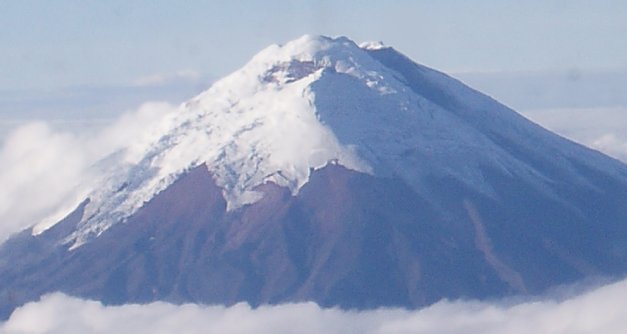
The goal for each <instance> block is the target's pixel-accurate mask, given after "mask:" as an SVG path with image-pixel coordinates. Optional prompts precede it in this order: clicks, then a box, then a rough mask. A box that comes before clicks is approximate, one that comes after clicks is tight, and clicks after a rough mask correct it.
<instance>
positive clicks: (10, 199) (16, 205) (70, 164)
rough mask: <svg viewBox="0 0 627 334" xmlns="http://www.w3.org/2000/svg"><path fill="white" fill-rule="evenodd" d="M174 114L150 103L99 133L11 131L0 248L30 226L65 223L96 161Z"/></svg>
mask: <svg viewBox="0 0 627 334" xmlns="http://www.w3.org/2000/svg"><path fill="white" fill-rule="evenodd" d="M173 109H174V108H173V107H172V106H171V105H169V104H166V103H146V104H144V105H142V106H141V107H140V108H139V109H138V110H136V111H134V112H131V113H128V114H125V115H123V116H122V117H120V118H119V119H118V120H117V121H115V122H113V123H112V124H111V125H110V126H108V127H105V128H104V129H102V130H99V131H98V132H97V133H82V134H80V135H79V134H75V133H70V132H59V131H55V130H53V128H52V127H51V126H50V125H49V124H48V123H44V122H30V123H26V124H24V125H22V126H19V127H18V128H17V129H16V130H14V131H12V132H11V133H10V134H9V135H8V136H7V138H6V140H5V142H4V145H3V146H2V147H0V166H2V168H1V169H0V184H1V185H2V187H0V243H1V242H3V241H4V240H5V239H6V238H7V237H8V236H9V235H10V234H12V233H15V232H18V231H20V230H22V229H24V228H26V227H28V226H31V225H34V224H38V223H42V222H43V223H44V224H46V222H47V221H49V220H56V219H60V218H62V217H63V216H64V215H65V214H67V213H68V212H69V210H71V209H72V206H74V205H75V204H78V202H80V201H82V200H83V199H84V198H82V197H83V196H84V195H85V193H84V192H85V191H86V189H85V188H83V187H84V186H85V184H87V183H88V182H86V181H89V180H90V179H91V178H92V177H94V175H93V169H92V168H91V167H92V166H93V165H94V164H95V163H96V162H97V161H98V160H100V159H102V158H104V157H105V156H107V155H109V154H111V153H113V152H115V151H118V150H121V149H123V148H125V147H126V146H127V145H128V144H129V143H133V142H134V141H136V140H139V139H141V138H144V136H145V135H144V133H145V132H146V131H148V130H149V129H150V128H151V127H152V125H154V124H156V123H158V122H160V121H161V119H162V116H163V115H164V114H165V113H167V112H170V111H172V110H173Z"/></svg>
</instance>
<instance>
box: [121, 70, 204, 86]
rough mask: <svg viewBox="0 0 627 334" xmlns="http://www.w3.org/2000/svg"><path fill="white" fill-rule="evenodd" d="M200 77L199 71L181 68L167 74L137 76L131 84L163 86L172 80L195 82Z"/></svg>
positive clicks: (172, 81)
mask: <svg viewBox="0 0 627 334" xmlns="http://www.w3.org/2000/svg"><path fill="white" fill-rule="evenodd" d="M201 78H202V75H201V74H200V73H199V72H196V71H192V70H181V71H177V72H174V73H169V74H152V75H148V76H144V77H140V78H137V79H136V80H135V81H134V82H133V84H134V85H135V86H137V87H151V86H163V85H166V84H169V83H174V82H182V81H188V82H196V81H199V80H200V79H201Z"/></svg>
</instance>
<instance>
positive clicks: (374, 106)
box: [0, 36, 627, 317]
mask: <svg viewBox="0 0 627 334" xmlns="http://www.w3.org/2000/svg"><path fill="white" fill-rule="evenodd" d="M155 134H156V135H155ZM146 138H152V139H150V140H149V139H146ZM116 159H117V160H116ZM129 161H130V162H129ZM103 166H106V167H102V168H101V170H102V177H101V178H98V179H96V180H94V181H93V184H91V185H89V187H90V189H92V191H91V192H90V194H89V196H88V198H86V199H85V200H84V201H83V202H82V203H80V204H79V205H77V208H76V210H74V211H73V212H72V213H70V214H69V215H68V216H67V217H66V218H65V219H63V220H62V221H60V222H58V223H57V224H55V225H53V226H51V227H46V228H43V229H42V228H38V229H33V230H30V229H29V230H25V231H23V232H22V233H19V234H17V235H14V236H13V237H12V238H11V239H9V240H8V241H6V242H5V243H4V244H2V245H1V246H0V309H1V313H2V315H3V316H5V317H6V316H8V315H9V314H10V312H11V311H12V310H13V309H14V308H15V307H17V306H19V305H22V304H23V303H25V302H28V301H32V300H36V299H38V298H39V297H40V296H41V295H43V294H46V293H50V292H54V291H61V292H64V293H67V294H70V295H74V296H80V297H85V298H90V299H95V300H100V301H102V302H104V303H107V304H123V303H146V302H151V301H156V300H163V301H169V302H174V303H187V302H193V303H206V304H227V305H230V304H233V303H237V302H242V301H243V302H248V303H250V304H252V305H261V304H267V303H270V304H276V303H284V302H299V301H314V302H317V303H319V304H320V305H323V306H339V307H343V308H356V309H369V308H376V307H382V306H401V307H408V308H417V307H421V306H424V305H428V304H430V303H433V302H436V301H438V300H440V299H442V298H449V299H455V298H477V299H485V298H495V297H502V296H511V295H529V294H538V293H542V292H544V291H546V290H547V289H550V288H552V287H555V286H558V285H561V284H570V283H574V282H577V281H579V280H582V279H585V278H590V277H610V278H611V277H618V276H620V275H623V274H624V273H625V272H626V271H627V203H626V200H627V166H625V165H623V164H622V163H620V162H619V161H617V160H614V159H612V158H609V157H607V156H605V155H603V154H601V153H599V152H597V151H593V150H590V149H588V148H585V147H583V146H581V145H578V144H576V143H573V142H571V141H569V140H566V139H564V138H561V137H559V136H557V135H555V134H553V133H550V132H549V131H547V130H545V129H543V128H541V127H540V126H538V125H536V124H533V123H532V122H530V121H528V120H526V119H525V118H523V117H522V116H520V115H518V114H517V113H516V112H514V111H512V110H511V109H509V108H507V107H505V106H503V105H501V104H499V103H498V102H496V101H494V100H493V99H491V98H490V97H488V96H485V95H483V94H481V93H479V92H477V91H475V90H473V89H471V88H469V87H467V86H465V85H464V84H462V83H461V82H459V81H457V80H455V79H453V78H451V77H448V76H447V75H445V74H443V73H440V72H437V71H435V70H432V69H429V68H426V67H424V66H421V65H418V64H416V63H414V62H412V61H411V60H410V59H408V58H407V57H405V56H404V55H402V54H401V53H399V52H398V51H396V50H394V49H393V48H389V47H385V46H383V45H381V44H376V43H369V44H363V45H361V46H358V45H356V44H355V43H353V42H352V41H350V40H349V39H347V38H343V37H340V38H336V39H332V38H327V37H319V36H304V37H302V38H300V39H297V40H295V41H292V42H289V43H287V44H285V45H283V46H278V45H273V46H270V47H269V48H267V49H265V50H263V51H262V52H261V53H259V54H258V55H257V56H255V57H254V58H253V59H252V60H251V61H250V62H249V63H248V64H246V65H245V66H244V67H243V68H242V69H240V70H238V71H237V72H235V73H233V74H231V75H230V76H228V77H226V78H224V79H222V80H220V81H218V82H216V83H215V84H213V85H212V86H211V87H210V88H209V89H208V90H207V91H206V92H204V93H202V94H200V95H199V96H198V97H196V98H194V99H192V100H191V101H189V102H187V103H185V104H183V105H182V106H181V107H180V109H179V110H178V111H177V112H176V113H174V114H171V115H168V116H167V117H166V118H165V119H164V120H163V122H162V124H160V125H159V126H158V127H156V128H154V129H150V136H146V137H141V138H139V139H138V140H137V142H134V143H131V144H129V147H128V149H127V150H124V151H121V152H118V153H116V155H114V156H112V157H111V158H109V159H107V160H106V161H105V162H103ZM25 200H26V199H25ZM35 231H37V233H35Z"/></svg>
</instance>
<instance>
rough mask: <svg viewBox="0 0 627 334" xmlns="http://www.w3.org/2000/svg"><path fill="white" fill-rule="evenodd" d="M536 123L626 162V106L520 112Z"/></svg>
mask: <svg viewBox="0 0 627 334" xmlns="http://www.w3.org/2000/svg"><path fill="white" fill-rule="evenodd" d="M523 114H524V115H525V116H527V117H528V118H530V119H531V120H533V121H534V122H537V123H538V124H540V125H542V126H544V127H546V128H548V129H550V130H552V131H555V132H556V133H559V134H561V135H563V136H565V137H567V138H570V139H572V140H574V141H577V142H579V143H581V144H583V145H586V146H588V147H592V148H594V149H597V150H599V151H601V152H603V153H605V154H607V155H610V156H612V157H614V158H617V159H620V160H622V161H624V162H627V107H614V108H553V109H535V110H527V111H524V112H523Z"/></svg>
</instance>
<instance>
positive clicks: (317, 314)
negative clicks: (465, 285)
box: [0, 280, 627, 334]
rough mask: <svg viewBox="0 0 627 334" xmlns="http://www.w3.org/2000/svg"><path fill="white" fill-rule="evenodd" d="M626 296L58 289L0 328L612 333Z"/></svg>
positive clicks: (606, 292)
mask: <svg viewBox="0 0 627 334" xmlns="http://www.w3.org/2000/svg"><path fill="white" fill-rule="evenodd" d="M625 300H627V280H625V281H621V282H617V283H613V284H609V285H606V286H603V287H601V288H597V289H595V290H592V291H588V292H586V293H584V294H580V295H578V296H575V297H571V298H569V299H566V300H562V301H556V300H553V299H548V300H542V301H540V300H538V301H529V302H523V303H517V304H511V303H510V304H507V303H505V302H494V303H485V302H477V301H454V302H452V301H441V302H439V303H437V304H434V305H432V306H430V307H427V308H424V309H420V310H415V311H408V310H403V309H379V310H371V311H344V310H339V309H324V308H320V307H319V306H317V305H316V304H314V303H301V304H283V305H277V306H262V307H259V308H257V309H252V308H251V307H250V306H248V305H247V304H237V305H234V306H231V307H223V306H202V305H193V304H186V305H180V306H177V305H172V304H167V303H163V302H157V303H152V304H146V305H123V306H103V305H102V304H100V303H99V302H95V301H87V300H82V299H77V298H72V297H68V296H66V295H63V294H60V293H56V294H51V295H47V296H44V297H43V298H42V299H41V300H40V301H38V302H33V303H29V304H27V305H25V306H23V307H21V308H19V309H17V310H16V311H15V312H14V313H13V314H12V315H11V317H10V319H9V320H8V321H7V322H5V323H3V324H1V323H0V333H4V334H27V333H28V334H35V333H50V334H56V333H59V334H60V333H63V334H73V333H77V334H78V333H80V334H88V333H133V334H140V333H151V334H158V333H178V334H188V333H189V334H192V333H260V334H263V333H325V334H332V333H372V334H375V333H377V334H387V333H416V334H420V333H439V334H457V333H459V334H462V333H463V334H466V333H483V334H492V333H493V334H501V333H508V334H519V333H520V334H528V333H534V334H545V333H546V334H549V333H550V334H561V333H563V334H573V333H604V334H612V333H624V330H625V328H627V308H625V307H624V303H625Z"/></svg>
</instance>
